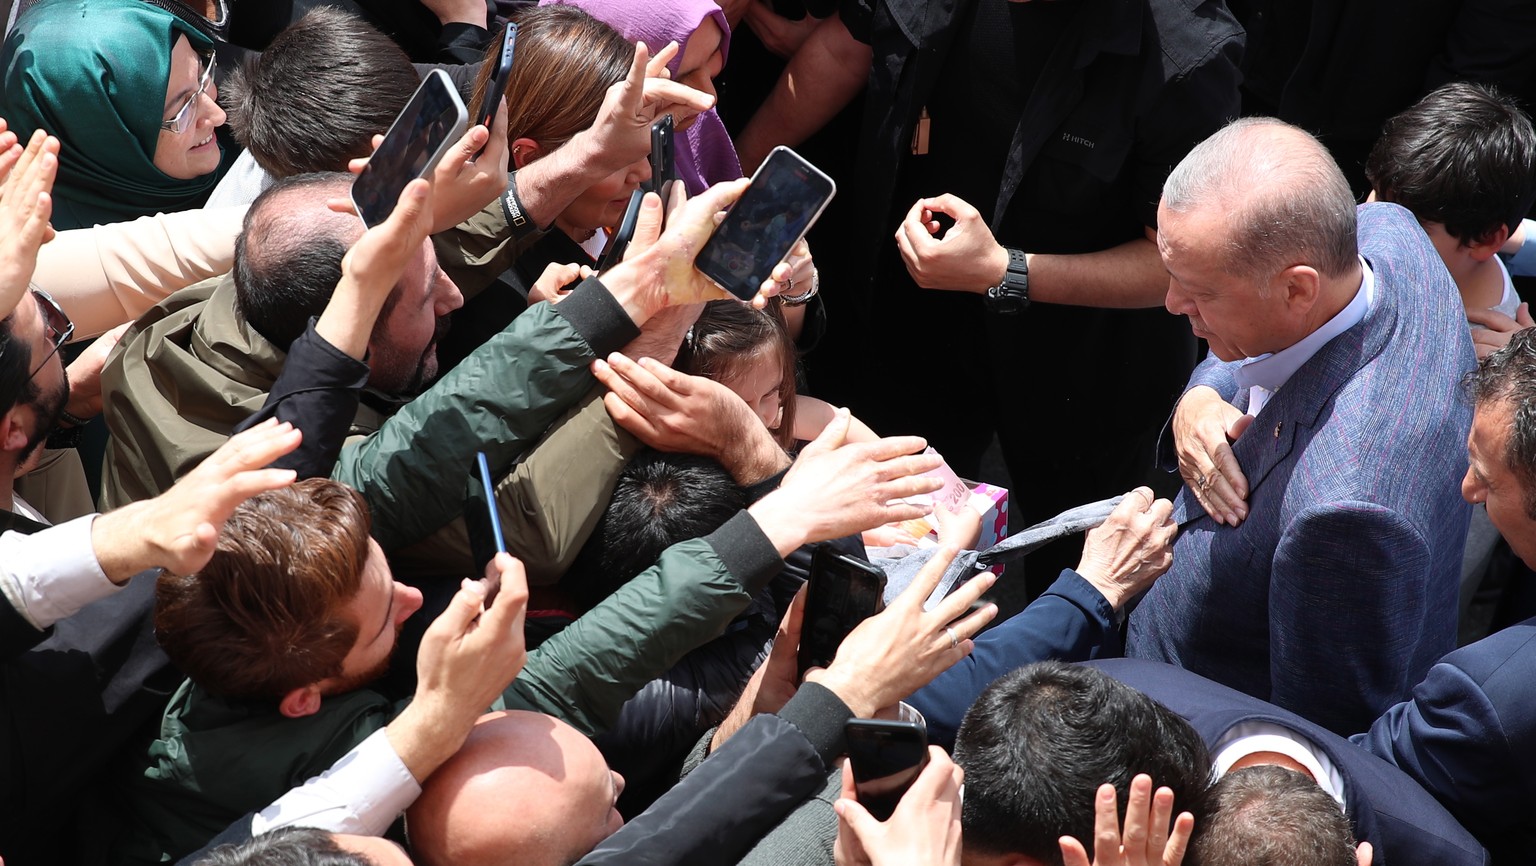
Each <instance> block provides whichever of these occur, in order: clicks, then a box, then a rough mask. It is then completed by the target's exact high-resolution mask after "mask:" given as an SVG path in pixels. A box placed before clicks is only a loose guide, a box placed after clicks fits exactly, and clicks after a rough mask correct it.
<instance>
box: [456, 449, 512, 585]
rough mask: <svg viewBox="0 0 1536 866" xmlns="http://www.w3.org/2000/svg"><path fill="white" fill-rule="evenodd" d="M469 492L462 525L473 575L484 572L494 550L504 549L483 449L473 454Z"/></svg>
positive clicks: (498, 516) (505, 550)
mask: <svg viewBox="0 0 1536 866" xmlns="http://www.w3.org/2000/svg"><path fill="white" fill-rule="evenodd" d="M471 469H472V472H473V477H472V478H471V479H470V482H469V496H468V497H467V498H466V499H465V502H464V527H465V528H466V529H467V530H468V531H469V552H470V555H471V556H473V557H474V562H475V577H484V576H485V567H486V566H487V565H489V564H490V562H491V560H492V559H495V558H496V554H498V553H506V552H507V541H506V538H505V536H503V535H502V532H501V512H500V510H499V509H497V507H496V483H495V481H494V480H492V478H491V465H490V462H489V461H488V460H486V458H485V452H484V451H480V452H477V453H476V454H475V462H474V466H473V467H472V468H471Z"/></svg>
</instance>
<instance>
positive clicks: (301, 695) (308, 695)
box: [277, 683, 320, 719]
mask: <svg viewBox="0 0 1536 866" xmlns="http://www.w3.org/2000/svg"><path fill="white" fill-rule="evenodd" d="M277 709H278V711H279V712H281V713H282V714H283V715H285V716H287V717H288V718H290V719H302V718H304V717H305V716H312V715H314V714H315V713H318V712H320V684H319V683H311V684H309V685H307V686H300V687H299V688H296V689H294V690H293V691H291V692H289V693H288V694H286V695H283V700H282V702H281V703H279V704H278V705H277Z"/></svg>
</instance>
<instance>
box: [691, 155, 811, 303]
mask: <svg viewBox="0 0 1536 866" xmlns="http://www.w3.org/2000/svg"><path fill="white" fill-rule="evenodd" d="M836 192H837V185H836V184H834V183H833V182H832V178H830V177H827V176H826V174H824V173H823V172H822V171H821V170H820V169H818V168H816V166H814V165H811V164H810V163H809V162H806V161H805V159H804V158H802V157H801V156H800V155H799V154H797V153H795V152H794V151H792V150H790V149H789V148H787V147H776V148H774V149H773V152H772V153H770V154H768V159H767V160H766V161H765V162H764V163H763V164H762V166H761V167H759V168H758V170H757V173H756V174H754V175H752V185H751V186H749V187H747V191H746V192H744V193H742V194H741V198H739V199H737V200H736V204H734V205H732V206H731V209H730V210H729V211H728V212H726V215H725V219H724V220H723V221H722V222H721V223H720V225H719V226H717V227H716V228H715V233H714V234H713V235H710V238H709V240H708V241H706V242H705V244H704V248H703V249H701V250H700V251H699V256H698V258H697V259H696V260H695V264H696V266H697V267H698V269H699V270H700V271H701V272H702V273H703V274H704V276H706V277H709V278H710V279H711V280H714V281H715V283H716V284H718V285H719V286H720V287H721V288H722V289H725V290H726V291H727V292H730V293H731V294H733V295H735V296H736V297H738V298H741V299H742V300H744V301H745V300H750V299H751V298H752V296H753V295H756V294H757V289H758V287H759V286H761V285H762V284H763V281H764V280H766V279H768V275H769V274H770V273H772V271H773V268H774V266H775V265H777V264H778V263H779V262H781V261H783V260H784V257H785V256H787V255H789V251H790V249H792V248H793V247H794V245H795V244H796V243H797V242H798V241H799V240H800V239H801V238H803V237H805V233H806V232H807V231H809V230H810V228H811V226H812V225H813V224H814V223H815V222H816V218H817V217H819V216H821V213H822V211H824V210H826V209H827V203H828V202H830V201H831V200H832V196H833V195H834V194H836Z"/></svg>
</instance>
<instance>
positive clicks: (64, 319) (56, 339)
mask: <svg viewBox="0 0 1536 866" xmlns="http://www.w3.org/2000/svg"><path fill="white" fill-rule="evenodd" d="M32 296H33V297H35V298H37V308H38V310H39V311H40V312H41V313H42V314H43V329H44V331H43V336H44V337H46V338H47V340H48V342H50V343H52V344H53V348H52V349H49V350H48V354H46V355H44V356H43V360H41V361H39V362H38V364H37V367H35V368H34V369H33V370H32V372H31V374H29V375H28V376H27V381H29V382H30V381H31V380H32V378H33V377H34V376H36V375H37V374H38V372H39V371H40V370H42V369H43V365H44V364H47V363H48V359H49V358H52V357H53V356H54V355H57V354H58V353H59V348H60V347H62V346H63V345H64V344H65V343H68V342H69V338H70V337H72V336H74V334H75V323H74V322H71V321H70V320H69V316H67V315H65V314H64V310H63V309H62V308H61V307H59V302H58V301H55V300H54V299H53V296H52V295H50V294H48V293H47V292H45V291H43V290H42V289H33V290H32Z"/></svg>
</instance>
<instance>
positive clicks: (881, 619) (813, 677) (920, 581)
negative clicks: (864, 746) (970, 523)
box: [805, 545, 997, 719]
mask: <svg viewBox="0 0 1536 866" xmlns="http://www.w3.org/2000/svg"><path fill="white" fill-rule="evenodd" d="M955 553H956V551H955V548H953V547H950V546H948V545H941V546H940V547H939V548H938V549H937V550H936V551H935V552H934V555H933V558H932V559H930V560H929V561H928V563H927V564H926V565H924V566H923V569H922V570H921V571H919V572H918V573H917V577H916V578H915V579H914V580H913V581H912V585H911V586H908V587H907V588H906V589H905V590H904V591H903V592H902V593H901V595H899V596H897V597H896V600H895V601H893V602H891V605H890V607H887V608H886V609H885V610H882V611H880V612H879V613H877V614H875V615H874V616H872V617H870V618H869V619H866V620H864V621H863V622H861V623H859V624H858V626H857V627H855V628H854V630H853V631H851V632H849V633H848V636H847V637H846V638H843V642H842V643H841V644H840V645H838V648H837V655H835V656H834V657H833V658H832V664H830V665H828V666H827V667H826V668H825V669H819V668H812V669H811V670H810V671H808V672H807V673H806V675H805V680H806V682H815V683H820V684H821V685H823V686H825V687H826V688H828V689H831V690H832V692H833V693H835V694H836V695H837V696H838V697H839V698H841V699H842V701H843V703H845V704H847V705H848V709H850V710H852V711H853V714H854V715H856V716H858V717H860V718H866V719H867V718H869V717H871V716H873V715H874V714H875V713H876V712H877V711H879V710H880V709H882V708H884V707H889V706H894V705H895V704H896V702H897V701H900V700H901V699H902V698H905V697H906V696H907V695H910V694H912V693H913V692H915V691H917V690H918V689H920V688H922V687H923V686H926V685H928V683H930V682H932V680H933V678H934V677H936V676H938V675H939V674H941V673H943V672H944V671H946V670H948V669H949V668H950V666H951V665H953V664H954V663H955V662H957V661H959V660H960V659H962V658H965V657H966V656H967V655H969V654H970V652H971V647H972V642H971V638H972V637H974V636H975V635H976V633H977V632H979V631H981V627H982V626H984V625H986V624H987V623H988V622H991V621H992V617H994V616H996V615H997V605H995V604H986V605H983V606H982V607H981V608H980V609H979V610H977V611H975V612H974V613H971V614H969V615H966V616H965V617H964V618H963V619H962V618H960V617H961V615H962V614H965V612H966V609H967V608H969V607H970V605H971V602H973V601H975V600H977V599H979V598H981V596H982V594H983V593H985V592H986V591H987V590H988V589H991V588H992V584H993V583H994V582H995V581H996V580H997V576H996V575H994V574H991V573H983V574H978V575H976V576H975V577H973V578H971V579H970V580H968V581H966V582H965V583H964V584H961V586H960V588H959V589H956V590H955V591H954V592H952V593H950V594H949V595H948V596H946V597H945V598H944V599H943V600H942V601H940V602H939V603H938V604H936V605H934V607H933V610H931V611H925V610H923V603H924V602H926V601H927V600H928V596H930V595H932V594H933V590H934V588H935V587H937V586H938V585H939V581H940V580H941V579H942V578H943V577H944V570H945V569H946V568H948V567H949V564H950V563H951V562H953V561H954V558H955Z"/></svg>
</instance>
